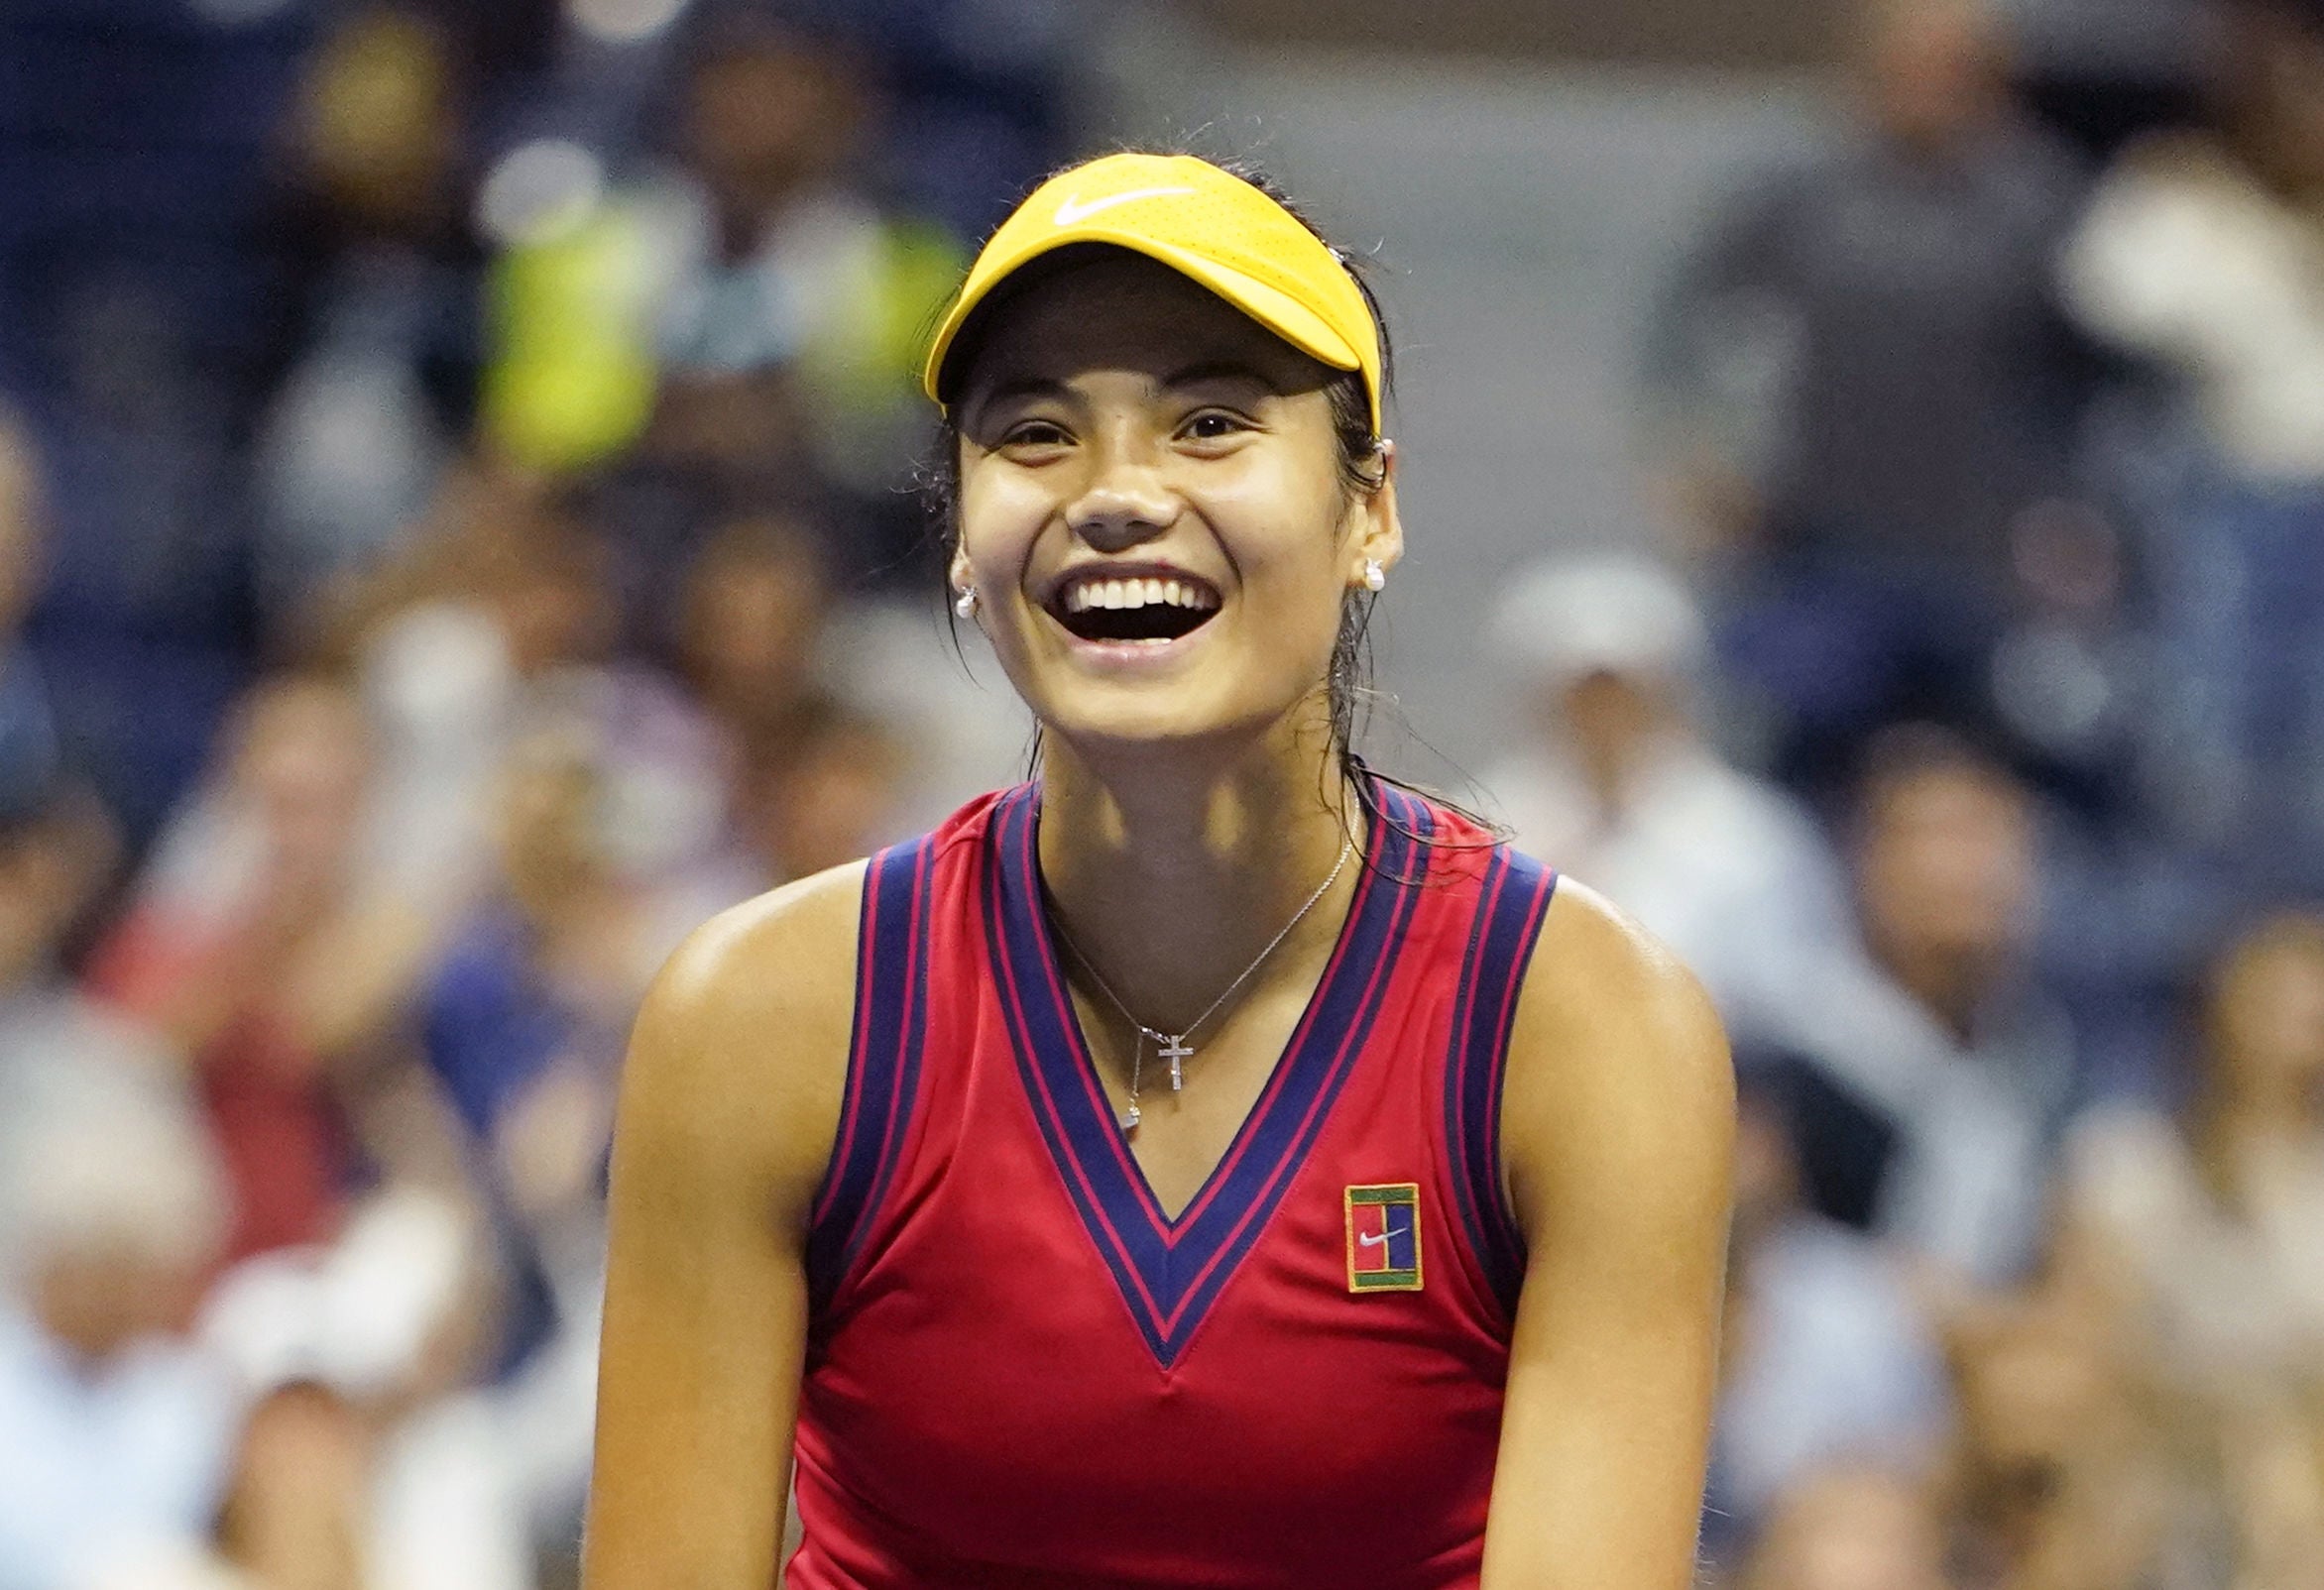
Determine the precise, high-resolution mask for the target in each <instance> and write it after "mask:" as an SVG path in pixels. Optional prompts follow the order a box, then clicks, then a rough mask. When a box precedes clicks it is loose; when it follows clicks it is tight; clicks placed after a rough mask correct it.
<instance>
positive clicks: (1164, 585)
mask: <svg viewBox="0 0 2324 1590" xmlns="http://www.w3.org/2000/svg"><path fill="white" fill-rule="evenodd" d="M1218 605H1219V600H1218V598H1216V597H1214V596H1213V595H1211V593H1210V592H1208V591H1206V590H1204V589H1203V588H1202V587H1201V586H1199V585H1194V584H1190V583H1188V582H1186V581H1181V580H1096V579H1091V580H1076V581H1074V582H1073V584H1071V585H1069V586H1067V587H1066V591H1065V611H1066V612H1068V613H1080V612H1083V611H1084V610H1085V609H1089V608H1144V607H1154V606H1168V607H1173V608H1196V609H1206V608H1215V607H1217V606H1218Z"/></svg>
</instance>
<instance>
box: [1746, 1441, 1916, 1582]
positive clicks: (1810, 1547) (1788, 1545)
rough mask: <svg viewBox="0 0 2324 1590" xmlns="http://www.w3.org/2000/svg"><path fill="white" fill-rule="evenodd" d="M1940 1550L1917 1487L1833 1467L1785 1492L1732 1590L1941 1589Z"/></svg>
mask: <svg viewBox="0 0 2324 1590" xmlns="http://www.w3.org/2000/svg"><path fill="white" fill-rule="evenodd" d="M1945 1547H1946V1541H1945V1531H1944V1524H1943V1520H1942V1518H1941V1517H1940V1515H1939V1513H1938V1511H1937V1509H1936V1507H1935V1505H1934V1502H1933V1499H1932V1497H1931V1495H1930V1491H1929V1487H1928V1486H1927V1484H1926V1483H1925V1482H1922V1481H1916V1480H1914V1479H1912V1478H1909V1477H1908V1476H1906V1475H1903V1474H1899V1473H1894V1472H1891V1471H1889V1470H1887V1469H1883V1468H1880V1467H1878V1466H1850V1467H1846V1468H1840V1467H1833V1468H1831V1469H1828V1470H1825V1471H1824V1472H1822V1473H1819V1474H1816V1475H1813V1476H1811V1477H1809V1478H1807V1479H1805V1480H1803V1481H1802V1482H1801V1484H1799V1485H1797V1486H1795V1487H1793V1488H1792V1489H1791V1490H1790V1491H1788V1492H1787V1493H1785V1496H1784V1500H1783V1505H1782V1506H1781V1508H1779V1509H1778V1510H1777V1512H1776V1515H1775V1517H1774V1518H1773V1519H1772V1520H1771V1521H1770V1522H1769V1525H1768V1528H1767V1531H1766V1533H1764V1534H1763V1535H1762V1536H1761V1537H1760V1540H1759V1545H1758V1548H1757V1550H1755V1551H1754V1552H1753V1553H1752V1557H1751V1562H1750V1566H1749V1568H1748V1569H1747V1571H1746V1572H1745V1573H1744V1574H1743V1576H1742V1578H1741V1581H1740V1590H1949V1587H1951V1586H1952V1585H1953V1584H1954V1582H1955V1581H1954V1580H1952V1579H1951V1578H1950V1577H1949V1576H1948V1575H1947V1574H1946V1572H1945Z"/></svg>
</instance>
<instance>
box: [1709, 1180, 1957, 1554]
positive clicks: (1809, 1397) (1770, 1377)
mask: <svg viewBox="0 0 2324 1590" xmlns="http://www.w3.org/2000/svg"><path fill="white" fill-rule="evenodd" d="M1741 1283H1742V1285H1741V1295H1742V1301H1741V1305H1740V1307H1741V1314H1740V1319H1739V1321H1738V1329H1737V1337H1738V1339H1737V1340H1736V1341H1735V1342H1733V1343H1732V1344H1731V1351H1732V1354H1733V1356H1732V1359H1731V1361H1730V1363H1729V1365H1728V1368H1727V1380H1726V1388H1725V1390H1724V1392H1723V1393H1722V1395H1721V1397H1720V1400H1719V1414H1718V1428H1717V1434H1716V1436H1715V1438H1714V1441H1713V1453H1712V1470H1713V1475H1714V1503H1715V1504H1716V1505H1720V1506H1724V1507H1726V1508H1728V1509H1730V1510H1731V1511H1732V1512H1734V1513H1736V1514H1737V1515H1739V1516H1740V1517H1741V1518H1743V1519H1744V1520H1746V1521H1749V1520H1753V1519H1758V1518H1761V1517H1764V1516H1765V1514H1766V1511H1767V1510H1768V1508H1769V1507H1770V1506H1772V1505H1773V1504H1774V1503H1775V1501H1776V1500H1777V1498H1778V1497H1779V1496H1780V1495H1781V1494H1782V1493H1783V1492H1784V1490H1785V1489H1786V1488H1787V1487H1789V1486H1790V1485H1792V1484H1793V1483H1794V1482H1795V1481H1797V1480H1800V1479H1801V1478H1804V1477H1805V1476H1806V1475H1808V1474H1811V1473H1813V1472H1815V1471H1816V1470H1818V1469H1821V1468H1824V1467H1826V1466H1828V1465H1830V1464H1832V1463H1835V1462H1839V1461H1842V1460H1845V1459H1856V1458H1862V1459H1877V1460H1883V1461H1890V1462H1897V1463H1902V1464H1906V1465H1917V1464H1918V1463H1920V1462H1922V1461H1925V1460H1927V1459H1928V1458H1930V1457H1932V1456H1933V1455H1934V1453H1935V1452H1936V1450H1937V1448H1938V1445H1939V1443H1940V1442H1941V1440H1942V1438H1943V1436H1944V1433H1945V1427H1946V1421H1947V1419H1948V1413H1947V1395H1946V1390H1945V1371H1944V1362H1943V1359H1942V1357H1941V1355H1940V1354H1939V1352H1938V1350H1937V1345H1936V1342H1935V1340H1934V1339H1933V1338H1932V1337H1931V1335H1930V1333H1929V1331H1928V1329H1927V1327H1926V1325H1925V1324H1924V1323H1923V1322H1922V1320H1921V1318H1920V1316H1919V1312H1918V1310H1917V1307H1916V1306H1915V1304H1914V1301H1913V1298H1912V1296H1911V1294H1910V1293H1909V1292H1908V1290H1907V1288H1906V1286H1905V1284H1904V1280H1903V1278H1902V1276H1901V1275H1899V1273H1898V1271H1897V1269H1896V1266H1895V1264H1894V1262H1893V1261H1892V1260H1891V1259H1890V1257H1889V1256H1888V1255H1887V1254H1886V1253H1885V1252H1883V1251H1882V1249H1881V1248H1880V1247H1879V1245H1878V1244H1876V1243H1874V1242H1872V1241H1870V1240H1869V1239H1867V1238H1865V1237H1862V1236H1859V1235H1857V1234H1856V1233H1855V1232H1853V1231H1850V1230H1848V1229H1846V1228H1845V1227H1843V1226H1839V1225H1836V1224H1834V1223H1832V1222H1831V1221H1829V1220H1824V1219H1820V1218H1818V1217H1816V1216H1814V1215H1807V1214H1799V1215H1794V1216H1792V1217H1791V1218H1789V1219H1787V1220H1786V1221H1785V1222H1784V1223H1783V1224H1782V1225H1781V1226H1780V1227H1778V1228H1777V1229H1776V1230H1774V1231H1773V1232H1771V1233H1770V1234H1769V1235H1768V1237H1767V1239H1766V1240H1765V1241H1764V1242H1762V1243H1761V1244H1760V1245H1759V1246H1758V1247H1757V1249H1756V1250H1755V1251H1754V1252H1753V1253H1751V1254H1750V1255H1749V1256H1748V1257H1747V1258H1746V1259H1745V1261H1744V1269H1743V1274H1742V1277H1741Z"/></svg>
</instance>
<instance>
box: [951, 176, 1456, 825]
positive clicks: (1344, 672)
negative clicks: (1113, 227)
mask: <svg viewBox="0 0 2324 1590" xmlns="http://www.w3.org/2000/svg"><path fill="white" fill-rule="evenodd" d="M1138 153H1176V152H1168V151H1157V152H1143V151H1141V152H1138ZM1202 158H1203V159H1206V160H1209V159H1210V157H1208V156H1205V157H1202ZM1211 164H1212V165H1215V166H1217V167H1218V168H1219V169H1220V170H1224V171H1226V172H1228V173H1230V174H1232V175H1234V176H1238V177H1240V178H1242V180H1244V181H1246V182H1248V183H1250V185H1251V186H1253V187H1255V188H1257V189H1258V190H1259V191H1260V192H1262V193H1264V194H1266V195H1267V196H1268V197H1269V198H1271V199H1273V200H1274V201H1275V202H1276V203H1277V204H1280V205H1281V206H1282V207H1283V209H1284V211H1285V212H1286V213H1287V214H1289V215H1290V216H1291V217H1292V219H1294V220H1296V221H1298V222H1299V224H1300V225H1302V226H1304V227H1306V228H1307V229H1308V231H1309V232H1311V233H1313V234H1314V235H1315V237H1316V240H1317V241H1318V242H1320V243H1322V244H1323V245H1324V247H1325V248H1326V249H1327V250H1329V251H1330V253H1331V255H1332V258H1333V259H1334V260H1336V261H1337V262H1338V264H1339V266H1340V269H1342V270H1344V271H1345V272H1346V273H1347V275H1348V278H1349V280H1350V281H1352V282H1354V284H1355V287H1356V290H1357V291H1358V292H1359V293H1361V294H1362V295H1363V302H1364V308H1365V309H1366V310H1367V311H1368V312H1369V313H1370V314H1371V317H1372V324H1373V325H1374V326H1375V327H1377V328H1378V332H1379V338H1380V393H1379V399H1380V407H1381V409H1382V410H1383V411H1385V409H1386V407H1387V404H1388V400H1389V398H1390V397H1391V396H1392V395H1393V393H1394V390H1395V370H1396V355H1395V347H1394V343H1393V342H1392V340H1391V339H1390V337H1389V334H1388V320H1387V316H1386V315H1385V314H1383V313H1382V312H1381V310H1380V301H1379V297H1378V295H1377V294H1376V293H1374V291H1373V290H1372V284H1371V283H1370V282H1369V281H1368V280H1367V278H1366V271H1365V262H1364V260H1363V259H1362V258H1361V257H1360V256H1358V255H1356V254H1353V253H1351V252H1350V251H1348V250H1346V249H1343V248H1341V247H1339V245H1337V244H1336V243H1334V242H1333V241H1332V240H1331V238H1329V237H1328V236H1326V235H1325V233H1324V230H1323V228H1321V227H1319V226H1318V225H1316V223H1315V222H1314V221H1313V220H1312V219H1310V218H1309V217H1308V216H1307V215H1306V214H1305V213H1303V212H1302V211H1301V209H1300V208H1299V206H1298V205H1297V204H1296V203H1294V202H1293V201H1292V199H1291V198H1290V196H1289V195H1288V194H1286V193H1285V192H1284V191H1283V189H1282V187H1281V186H1280V185H1279V184H1278V183H1277V182H1276V181H1275V180H1274V179H1273V178H1272V177H1270V176H1269V175H1267V174H1266V173H1265V172H1264V171H1262V170H1258V169H1256V168H1255V167H1252V166H1250V165H1249V164H1247V163H1245V162H1242V161H1235V160H1212V161H1211ZM1052 174H1055V173H1052ZM1047 179H1048V178H1047V177H1044V178H1043V180H1047ZM1117 252H1119V251H1117V250H1115V249H1113V248H1112V247H1111V246H1110V245H1107V244H1102V243H1092V244H1075V245H1071V246H1069V247H1066V248H1062V249H1059V250H1057V251H1055V252H1054V253H1053V254H1050V255H1048V256H1045V257H1044V258H1043V259H1041V260H1037V261H1034V262H1032V263H1031V264H1030V265H1028V266H1026V267H1024V268H1022V269H1020V270H1018V271H1017V272H1016V273H1014V274H1013V275H1012V276H1011V277H1010V279H1009V280H1008V281H1007V282H1006V283H1004V284H1001V286H1000V287H999V288H997V289H996V290H995V291H994V292H993V293H992V294H991V295H990V296H988V298H987V299H986V300H985V301H984V302H983V303H981V304H979V305H978V306H977V309H976V311H975V312H974V313H973V314H971V315H970V316H969V318H968V320H967V321H965V322H964V323H963V324H962V326H961V328H960V330H959V331H958V332H957V333H956V334H955V336H954V338H953V342H952V346H951V349H950V350H949V351H948V353H947V355H946V358H945V364H946V366H947V367H948V368H950V369H953V370H965V369H967V368H968V367H969V366H970V365H972V364H973V363H975V361H976V358H977V355H978V352H979V351H980V346H981V343H982V340H983V333H984V331H985V329H986V327H988V325H990V323H991V322H992V319H993V311H994V310H996V309H997V308H999V307H1000V306H1001V305H1003V304H1005V303H1007V302H1009V301H1011V300H1013V299H1014V298H1015V297H1016V296H1017V295H1018V294H1019V293H1021V292H1022V291H1024V290H1026V289H1027V288H1029V287H1031V286H1033V285H1036V284H1039V283H1041V282H1043V281H1046V280H1049V279H1050V278H1052V277H1053V276H1055V275H1057V274H1059V273H1061V272H1063V271H1067V270H1071V269H1073V268H1074V267H1075V266H1076V265H1078V264H1080V263H1082V262H1084V261H1086V260H1088V259H1089V258H1091V257H1092V256H1093V255H1094V254H1099V253H1108V254H1110V253H1117ZM953 386H954V383H953V382H950V381H947V382H945V383H943V387H944V389H945V390H946V392H947V394H948V397H949V391H950V389H951V388H952V387H953ZM1324 397H1325V399H1326V400H1327V401H1328V402H1329V403H1330V405H1331V411H1332V434H1333V436H1334V439H1335V440H1336V443H1337V447H1338V466H1339V482H1340V486H1341V488H1342V490H1343V491H1344V492H1346V494H1347V495H1348V496H1349V497H1350V498H1354V497H1358V496H1364V495H1368V494H1370V493H1372V492H1376V491H1378V490H1380V488H1381V487H1382V486H1383V485H1385V484H1386V480H1387V463H1386V438H1385V437H1384V436H1382V435H1381V434H1380V432H1379V431H1378V430H1377V429H1376V428H1375V427H1374V426H1373V424H1372V394H1371V393H1370V392H1369V391H1367V390H1366V388H1365V386H1364V378H1363V372H1361V371H1360V370H1345V371H1334V372H1333V373H1332V377H1331V379H1330V380H1329V381H1327V382H1326V383H1325V385H1324ZM960 440H961V438H960V430H959V427H958V426H957V425H956V424H955V423H954V422H953V419H952V416H951V414H950V412H949V411H948V412H946V414H945V415H944V417H943V419H942V421H941V426H940V431H939V435H938V445H937V448H936V451H935V454H934V457H933V459H932V460H931V462H930V464H929V465H928V466H927V467H926V468H924V469H923V470H922V471H921V472H920V490H921V497H922V500H923V501H924V503H925V504H926V506H927V508H928V511H929V515H930V518H931V520H932V521H933V525H934V530H935V534H936V536H937V538H938V550H939V553H940V556H939V558H938V560H937V567H938V569H939V570H940V571H943V570H946V569H948V568H949V564H950V560H951V556H952V553H953V551H954V550H955V548H956V547H957V545H958V544H959V539H960ZM939 577H940V578H942V577H943V575H942V573H941V572H940V576H939ZM949 594H950V592H949V589H948V590H947V595H949ZM1374 600H1375V596H1374V593H1373V592H1371V591H1369V590H1367V589H1364V588H1363V587H1360V586H1359V587H1356V588H1354V589H1351V590H1349V591H1348V592H1347V593H1346V595H1345V596H1344V597H1343V598H1342V599H1341V602H1340V606H1339V631H1338V634H1337V636H1336V638H1335V639H1334V641H1333V644H1332V660H1331V663H1330V666H1329V667H1328V668H1327V669H1326V672H1325V689H1326V693H1327V696H1328V699H1329V702H1330V718H1331V725H1332V743H1333V753H1334V759H1335V761H1336V765H1337V768H1338V771H1339V774H1340V777H1341V779H1342V781H1343V782H1344V783H1345V784H1346V785H1347V787H1349V788H1350V789H1352V790H1354V792H1355V798H1356V800H1357V801H1358V802H1359V803H1360V804H1361V805H1362V807H1363V809H1364V813H1365V815H1366V817H1368V818H1369V819H1370V820H1371V821H1372V822H1373V823H1385V824H1387V825H1388V826H1390V827H1391V828H1396V829H1402V828H1403V827H1404V825H1403V823H1402V822H1401V820H1400V819H1398V818H1397V817H1396V816H1395V815H1394V814H1393V813H1391V812H1389V811H1388V810H1386V809H1385V808H1384V807H1383V806H1382V805H1381V803H1380V801H1379V799H1378V796H1377V793H1376V791H1375V790H1374V787H1373V785H1374V782H1375V781H1378V782H1384V783H1388V784H1393V785H1396V786H1397V787H1398V788H1402V789H1409V790H1412V791H1413V792H1414V793H1416V794H1420V793H1429V792H1425V791H1422V790H1419V789H1418V788H1417V787H1416V786H1413V785H1411V784H1408V783H1406V782H1405V781H1404V780H1402V779H1399V778H1395V777H1392V776H1390V775H1388V774H1385V773H1381V772H1378V771H1376V770H1375V769H1373V768H1372V767H1371V766H1369V765H1368V764H1367V763H1366V762H1365V761H1364V759H1363V757H1362V756H1361V755H1360V754H1359V753H1358V752H1357V751H1356V749H1355V741H1356V738H1357V736H1358V735H1359V733H1360V732H1361V730H1362V728H1363V726H1364V724H1365V723H1366V722H1367V721H1368V719H1369V717H1370V711H1371V706H1372V703H1373V701H1374V700H1375V699H1376V697H1375V692H1374V691H1373V689H1372V685H1371V677H1372V654H1371V639H1370V632H1371V621H1372V605H1373V602H1374ZM945 614H946V618H947V622H948V623H952V622H953V621H952V618H951V615H952V608H951V605H950V603H947V604H946V607H945ZM954 643H955V645H956V646H957V645H958V643H959V631H958V629H957V627H956V628H955V630H954ZM1033 744H1034V754H1035V755H1036V756H1038V754H1039V749H1040V740H1039V738H1038V734H1037V733H1036V738H1035V739H1034V742H1033ZM1431 798H1432V799H1435V800H1438V801H1439V802H1441V803H1442V802H1443V800H1444V798H1443V797H1442V796H1439V795H1433V794H1432V795H1431ZM1455 809H1456V810H1459V808H1457V807H1456V808H1455ZM1461 815H1462V816H1463V817H1466V818H1468V819H1469V820H1470V821H1472V822H1475V823H1476V824H1477V825H1478V826H1479V827H1481V828H1485V829H1487V830H1488V831H1490V830H1493V828H1494V825H1492V824H1490V823H1487V822H1485V821H1484V820H1483V819H1482V818H1480V817H1478V816H1477V815H1476V814H1474V813H1472V812H1468V811H1465V810H1461ZM1413 837H1414V838H1416V839H1417V838H1421V836H1418V835H1414V836H1413Z"/></svg>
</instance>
